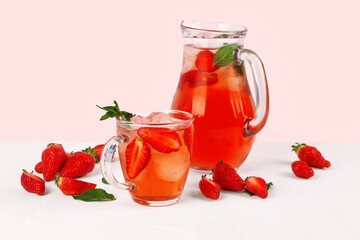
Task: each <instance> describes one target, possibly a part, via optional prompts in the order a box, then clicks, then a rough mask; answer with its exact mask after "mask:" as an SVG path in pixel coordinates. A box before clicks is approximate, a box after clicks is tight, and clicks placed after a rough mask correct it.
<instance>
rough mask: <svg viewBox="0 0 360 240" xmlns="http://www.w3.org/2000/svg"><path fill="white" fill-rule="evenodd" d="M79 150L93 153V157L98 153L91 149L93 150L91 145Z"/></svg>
mask: <svg viewBox="0 0 360 240" xmlns="http://www.w3.org/2000/svg"><path fill="white" fill-rule="evenodd" d="M81 151H82V152H86V153H89V154H91V155H93V156H94V157H95V156H96V154H97V153H98V151H93V150H92V149H91V147H87V148H85V149H84V150H81Z"/></svg>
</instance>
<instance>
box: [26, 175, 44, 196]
mask: <svg viewBox="0 0 360 240" xmlns="http://www.w3.org/2000/svg"><path fill="white" fill-rule="evenodd" d="M21 186H22V187H23V188H24V189H25V190H26V191H28V192H32V193H36V194H38V195H43V194H44V192H45V181H44V180H42V179H41V178H40V177H38V176H36V175H34V174H32V172H31V173H28V172H27V171H26V170H24V169H23V173H22V175H21Z"/></svg>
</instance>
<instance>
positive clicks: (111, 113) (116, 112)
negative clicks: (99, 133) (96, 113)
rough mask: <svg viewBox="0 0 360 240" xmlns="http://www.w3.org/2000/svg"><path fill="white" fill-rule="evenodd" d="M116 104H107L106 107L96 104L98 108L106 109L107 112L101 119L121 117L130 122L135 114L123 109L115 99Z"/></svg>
mask: <svg viewBox="0 0 360 240" xmlns="http://www.w3.org/2000/svg"><path fill="white" fill-rule="evenodd" d="M114 104H115V106H105V107H100V106H99V105H96V106H97V107H98V108H100V109H102V110H104V111H106V113H105V114H104V115H103V116H101V118H100V121H102V120H105V119H108V118H114V117H120V118H121V120H125V121H128V122H130V118H132V117H133V116H135V114H132V113H129V112H126V111H121V110H120V108H119V105H118V103H117V102H116V101H115V100H114Z"/></svg>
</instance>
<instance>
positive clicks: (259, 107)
mask: <svg viewBox="0 0 360 240" xmlns="http://www.w3.org/2000/svg"><path fill="white" fill-rule="evenodd" d="M238 58H239V59H241V60H243V61H245V62H246V63H248V64H249V66H250V69H251V72H252V77H253V79H254V89H255V97H256V106H255V117H254V118H253V119H250V118H249V119H247V120H246V124H245V126H244V136H245V137H250V136H253V135H255V134H257V133H258V132H260V130H261V129H262V128H263V127H264V126H265V123H266V120H267V118H268V115H269V89H268V84H267V80H266V74H265V69H264V65H263V63H262V61H261V59H260V57H259V56H258V55H257V54H256V53H255V52H253V51H251V50H249V49H245V48H241V49H239V51H238Z"/></svg>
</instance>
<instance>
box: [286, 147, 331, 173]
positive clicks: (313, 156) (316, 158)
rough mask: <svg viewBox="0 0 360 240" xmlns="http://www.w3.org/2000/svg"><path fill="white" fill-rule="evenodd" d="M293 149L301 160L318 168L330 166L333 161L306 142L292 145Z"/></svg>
mask: <svg viewBox="0 0 360 240" xmlns="http://www.w3.org/2000/svg"><path fill="white" fill-rule="evenodd" d="M291 147H292V150H293V151H294V152H295V153H296V154H297V155H298V157H299V159H300V160H301V161H304V162H306V163H307V164H308V165H309V166H311V167H316V168H324V167H326V168H328V167H330V166H331V163H330V162H329V161H327V160H325V158H324V157H323V156H322V155H321V153H320V152H319V151H318V150H317V149H316V148H315V147H312V146H308V145H306V144H305V143H302V144H299V143H296V145H292V146H291Z"/></svg>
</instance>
